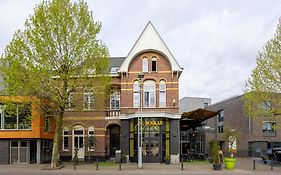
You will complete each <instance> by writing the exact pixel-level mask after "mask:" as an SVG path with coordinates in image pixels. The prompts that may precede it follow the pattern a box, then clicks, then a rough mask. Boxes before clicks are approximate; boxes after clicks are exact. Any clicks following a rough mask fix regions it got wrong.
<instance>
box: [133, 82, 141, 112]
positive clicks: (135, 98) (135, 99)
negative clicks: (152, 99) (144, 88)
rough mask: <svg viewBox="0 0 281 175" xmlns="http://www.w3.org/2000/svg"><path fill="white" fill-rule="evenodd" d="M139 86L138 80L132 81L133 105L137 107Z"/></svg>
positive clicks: (138, 103)
mask: <svg viewBox="0 0 281 175" xmlns="http://www.w3.org/2000/svg"><path fill="white" fill-rule="evenodd" d="M139 90H140V87H139V81H134V83H133V107H134V108H138V107H139V105H140V92H139Z"/></svg>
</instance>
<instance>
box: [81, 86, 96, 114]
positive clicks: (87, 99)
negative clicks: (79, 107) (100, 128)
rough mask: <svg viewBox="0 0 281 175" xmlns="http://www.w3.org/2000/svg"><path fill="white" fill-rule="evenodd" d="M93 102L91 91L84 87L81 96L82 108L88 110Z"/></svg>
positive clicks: (91, 107)
mask: <svg viewBox="0 0 281 175" xmlns="http://www.w3.org/2000/svg"><path fill="white" fill-rule="evenodd" d="M93 104H94V95H93V91H92V90H89V89H86V90H85V91H84V96H83V109H84V110H90V109H93V108H94V107H93Z"/></svg>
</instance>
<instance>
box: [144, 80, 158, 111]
mask: <svg viewBox="0 0 281 175" xmlns="http://www.w3.org/2000/svg"><path fill="white" fill-rule="evenodd" d="M155 90H156V86H155V81H152V80H146V81H145V82H144V84H143V105H144V107H155V101H156V95H155Z"/></svg>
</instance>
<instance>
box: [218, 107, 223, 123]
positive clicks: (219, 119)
mask: <svg viewBox="0 0 281 175" xmlns="http://www.w3.org/2000/svg"><path fill="white" fill-rule="evenodd" d="M218 115H219V116H218V122H223V121H224V112H223V110H221V111H220V112H219V114H218Z"/></svg>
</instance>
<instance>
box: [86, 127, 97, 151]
mask: <svg viewBox="0 0 281 175" xmlns="http://www.w3.org/2000/svg"><path fill="white" fill-rule="evenodd" d="M95 143H96V137H95V129H94V127H93V126H90V127H89V128H88V150H89V151H94V150H95Z"/></svg>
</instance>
